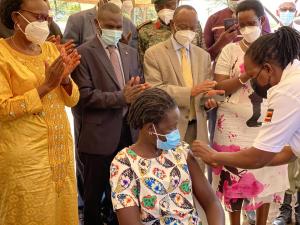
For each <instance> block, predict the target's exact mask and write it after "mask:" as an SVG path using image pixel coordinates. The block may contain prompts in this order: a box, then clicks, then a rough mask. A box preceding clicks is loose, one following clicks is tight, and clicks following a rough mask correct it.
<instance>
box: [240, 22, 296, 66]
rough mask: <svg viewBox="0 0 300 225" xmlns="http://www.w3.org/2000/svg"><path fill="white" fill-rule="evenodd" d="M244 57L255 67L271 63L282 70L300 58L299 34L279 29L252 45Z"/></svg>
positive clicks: (290, 29) (286, 29) (288, 29)
mask: <svg viewBox="0 0 300 225" xmlns="http://www.w3.org/2000/svg"><path fill="white" fill-rule="evenodd" d="M245 55H246V56H248V57H250V59H251V60H252V61H253V62H254V63H255V64H257V65H263V64H264V63H266V62H270V61H273V62H275V63H276V64H278V65H279V66H280V67H281V69H282V70H283V69H284V68H285V67H286V66H287V65H288V64H289V63H292V62H293V61H294V59H299V58H300V33H299V32H298V31H297V30H295V29H293V28H290V27H281V28H279V29H278V30H277V31H276V32H275V33H273V34H266V35H263V36H261V37H260V38H259V39H257V40H256V41H255V42H254V43H252V44H251V45H250V47H249V49H248V50H247V52H246V54H245Z"/></svg>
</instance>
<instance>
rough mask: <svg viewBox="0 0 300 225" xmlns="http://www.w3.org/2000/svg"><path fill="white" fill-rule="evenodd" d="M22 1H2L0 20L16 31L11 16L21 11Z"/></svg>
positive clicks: (0, 4)
mask: <svg viewBox="0 0 300 225" xmlns="http://www.w3.org/2000/svg"><path fill="white" fill-rule="evenodd" d="M22 3H23V1H22V0H1V1H0V20H1V22H2V23H3V24H4V25H5V26H6V27H7V28H8V29H11V30H12V29H14V21H13V20H12V17H11V14H12V13H13V12H14V11H19V10H20V9H21V5H22Z"/></svg>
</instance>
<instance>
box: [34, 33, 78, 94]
mask: <svg viewBox="0 0 300 225" xmlns="http://www.w3.org/2000/svg"><path fill="white" fill-rule="evenodd" d="M48 40H49V41H52V42H53V43H54V44H55V45H56V47H57V49H58V50H59V52H60V55H59V56H58V57H57V58H56V59H55V60H54V62H52V63H51V65H50V64H49V62H45V81H44V83H43V84H42V85H41V86H40V87H38V92H39V95H40V96H41V97H43V96H44V95H46V94H47V93H49V92H50V91H52V90H53V89H55V88H57V87H58V86H60V85H68V84H71V82H70V78H69V75H70V74H71V73H72V72H73V71H74V69H75V68H76V67H77V66H78V65H79V64H80V58H81V56H80V55H79V54H78V52H77V50H76V49H75V45H74V44H73V41H72V40H71V41H68V42H66V43H65V44H61V43H60V38H59V37H50V39H48Z"/></svg>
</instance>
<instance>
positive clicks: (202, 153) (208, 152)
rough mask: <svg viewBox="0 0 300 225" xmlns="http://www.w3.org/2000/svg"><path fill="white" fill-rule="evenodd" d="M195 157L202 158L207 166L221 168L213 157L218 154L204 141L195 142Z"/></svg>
mask: <svg viewBox="0 0 300 225" xmlns="http://www.w3.org/2000/svg"><path fill="white" fill-rule="evenodd" d="M191 149H192V152H193V155H194V156H195V157H198V158H201V159H202V160H203V161H204V162H205V163H206V164H208V165H210V166H212V167H217V166H219V165H218V164H217V163H216V162H215V161H214V160H213V155H214V154H215V153H216V151H215V150H213V149H212V148H211V147H210V146H209V145H208V144H207V143H205V142H204V141H198V140H196V141H194V142H193V144H192V146H191Z"/></svg>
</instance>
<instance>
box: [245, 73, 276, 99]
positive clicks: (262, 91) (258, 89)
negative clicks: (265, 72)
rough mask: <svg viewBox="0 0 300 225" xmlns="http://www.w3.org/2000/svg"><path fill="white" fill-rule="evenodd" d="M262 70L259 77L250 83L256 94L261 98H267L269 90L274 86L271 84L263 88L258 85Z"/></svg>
mask: <svg viewBox="0 0 300 225" xmlns="http://www.w3.org/2000/svg"><path fill="white" fill-rule="evenodd" d="M262 69H263V68H262ZM262 69H261V70H260V71H259V72H258V74H257V76H255V77H254V78H252V79H251V80H250V83H251V87H252V88H253V90H254V92H255V93H256V94H257V95H258V96H260V97H262V98H267V95H268V90H269V89H270V88H271V87H272V85H271V84H270V83H269V82H268V83H267V84H266V85H264V86H261V85H259V84H258V82H257V78H258V76H259V75H260V72H261V71H262Z"/></svg>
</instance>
